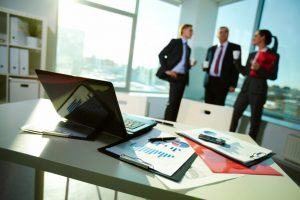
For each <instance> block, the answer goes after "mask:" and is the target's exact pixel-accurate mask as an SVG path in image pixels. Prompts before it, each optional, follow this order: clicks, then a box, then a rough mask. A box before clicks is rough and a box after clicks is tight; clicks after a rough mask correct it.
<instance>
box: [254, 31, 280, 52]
mask: <svg viewBox="0 0 300 200" xmlns="http://www.w3.org/2000/svg"><path fill="white" fill-rule="evenodd" d="M258 33H259V35H260V36H262V37H265V43H266V45H269V44H271V42H272V38H274V45H273V47H272V48H271V50H272V51H273V52H275V53H276V52H277V49H278V39H277V37H276V36H274V35H272V33H271V31H269V30H267V29H260V30H258Z"/></svg>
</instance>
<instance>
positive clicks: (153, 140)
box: [149, 137, 176, 142]
mask: <svg viewBox="0 0 300 200" xmlns="http://www.w3.org/2000/svg"><path fill="white" fill-rule="evenodd" d="M175 139H176V137H161V138H150V139H149V142H158V141H161V142H165V141H168V140H175Z"/></svg>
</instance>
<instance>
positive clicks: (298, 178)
mask: <svg viewBox="0 0 300 200" xmlns="http://www.w3.org/2000/svg"><path fill="white" fill-rule="evenodd" d="M275 162H276V163H277V164H278V165H279V166H280V167H281V169H283V170H284V171H285V173H287V175H289V177H291V179H293V181H294V182H295V183H297V185H298V186H299V187H300V173H299V172H298V171H296V170H294V169H292V168H291V167H289V166H287V165H285V164H284V163H283V162H282V161H278V160H275Z"/></svg>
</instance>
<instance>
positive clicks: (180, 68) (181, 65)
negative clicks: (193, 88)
mask: <svg viewBox="0 0 300 200" xmlns="http://www.w3.org/2000/svg"><path fill="white" fill-rule="evenodd" d="M181 40H182V56H181V60H180V61H179V63H178V64H177V65H176V66H175V67H173V69H172V71H174V72H176V73H178V74H185V73H186V69H185V65H186V63H185V62H186V51H187V40H186V39H185V38H181Z"/></svg>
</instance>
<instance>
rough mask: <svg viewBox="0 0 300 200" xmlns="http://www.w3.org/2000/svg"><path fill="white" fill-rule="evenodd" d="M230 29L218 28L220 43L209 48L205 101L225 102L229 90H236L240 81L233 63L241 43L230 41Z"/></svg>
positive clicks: (211, 102)
mask: <svg viewBox="0 0 300 200" xmlns="http://www.w3.org/2000/svg"><path fill="white" fill-rule="evenodd" d="M228 35H229V29H228V28H227V27H225V26H222V27H220V28H219V30H218V38H219V42H220V44H218V45H215V46H212V47H210V48H209V49H208V51H207V55H206V61H207V62H208V63H209V64H208V68H204V67H203V70H204V71H206V77H205V79H204V87H205V103H210V104H215V105H221V106H223V105H224V104H225V99H226V96H227V93H228V92H234V90H235V87H236V85H237V81H238V74H239V73H238V71H237V70H236V69H235V67H234V65H233V51H240V52H241V47H240V45H237V44H234V43H231V42H228Z"/></svg>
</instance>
